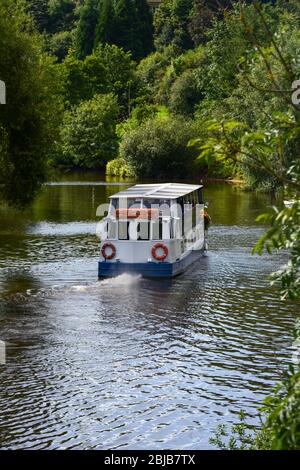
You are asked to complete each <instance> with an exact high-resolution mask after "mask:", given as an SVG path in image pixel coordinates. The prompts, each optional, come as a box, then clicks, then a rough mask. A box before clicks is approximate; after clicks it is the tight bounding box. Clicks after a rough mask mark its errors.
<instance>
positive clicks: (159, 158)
mask: <svg viewBox="0 0 300 470" xmlns="http://www.w3.org/2000/svg"><path fill="white" fill-rule="evenodd" d="M197 131H198V130H197V128H196V126H195V124H194V123H193V122H192V121H189V120H186V119H184V118H181V117H174V116H169V117H165V118H164V119H161V118H159V117H156V118H152V119H149V120H147V121H146V122H145V123H144V124H142V125H141V126H140V127H139V128H137V129H132V130H131V131H130V132H128V133H127V134H124V136H123V139H122V141H121V145H120V155H121V157H123V158H124V159H125V161H126V162H127V163H128V164H129V165H130V167H132V169H133V171H134V173H135V175H137V176H142V177H160V176H174V177H175V176H181V177H182V176H186V175H187V172H188V171H189V172H191V171H192V169H193V160H194V158H195V149H194V148H192V147H187V144H188V142H189V140H190V139H192V138H193V137H195V135H197Z"/></svg>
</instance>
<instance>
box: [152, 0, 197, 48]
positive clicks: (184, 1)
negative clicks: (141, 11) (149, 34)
mask: <svg viewBox="0 0 300 470" xmlns="http://www.w3.org/2000/svg"><path fill="white" fill-rule="evenodd" d="M191 9H192V0H163V1H162V3H161V4H160V6H159V8H157V9H156V11H155V14H154V42H155V46H156V48H157V50H162V49H163V48H164V47H166V46H168V45H170V44H172V45H173V46H174V47H175V48H176V49H178V50H179V51H183V50H186V49H189V48H191V47H192V46H193V43H192V39H191V37H190V34H189V31H188V24H189V15H190V11H191Z"/></svg>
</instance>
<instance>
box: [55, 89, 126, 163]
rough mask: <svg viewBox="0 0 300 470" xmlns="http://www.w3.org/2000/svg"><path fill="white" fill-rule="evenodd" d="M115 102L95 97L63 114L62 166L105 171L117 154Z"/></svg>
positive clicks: (117, 111)
mask: <svg viewBox="0 0 300 470" xmlns="http://www.w3.org/2000/svg"><path fill="white" fill-rule="evenodd" d="M118 113H119V107H118V103H117V99H116V98H115V97H114V96H113V95H112V94H107V95H95V96H94V97H93V98H92V99H91V100H89V101H83V102H82V103H81V104H80V105H79V106H77V107H74V108H72V109H71V110H70V111H67V112H66V114H65V118H64V122H63V126H62V130H61V151H62V156H63V163H64V164H67V165H70V166H74V165H75V166H77V167H83V168H105V165H106V163H107V161H108V160H110V159H112V158H113V157H114V156H115V155H116V154H117V136H116V122H117V116H118Z"/></svg>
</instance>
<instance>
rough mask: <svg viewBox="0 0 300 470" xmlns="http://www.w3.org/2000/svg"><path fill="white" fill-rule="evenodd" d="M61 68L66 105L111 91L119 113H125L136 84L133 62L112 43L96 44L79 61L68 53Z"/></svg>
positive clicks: (127, 54)
mask: <svg viewBox="0 0 300 470" xmlns="http://www.w3.org/2000/svg"><path fill="white" fill-rule="evenodd" d="M62 69H63V73H64V76H65V88H66V101H67V103H68V104H71V105H74V104H79V103H80V102H81V101H82V100H88V99H91V98H92V97H93V96H94V94H97V93H102V94H103V93H104V94H105V93H113V94H114V95H116V96H117V97H118V101H119V104H120V105H121V107H122V109H123V112H124V113H126V112H127V110H128V107H129V106H130V100H131V98H134V96H135V93H136V87H137V82H136V78H135V64H134V62H133V61H132V59H131V56H130V53H128V52H127V53H126V52H124V51H123V50H122V49H120V48H119V47H117V46H115V45H109V44H105V45H102V44H99V46H98V47H97V49H96V50H95V51H94V52H93V54H91V55H89V56H87V57H86V58H85V59H84V60H83V61H82V60H78V59H76V58H75V57H74V56H73V55H69V56H68V57H67V58H66V60H65V61H64V63H63V64H62Z"/></svg>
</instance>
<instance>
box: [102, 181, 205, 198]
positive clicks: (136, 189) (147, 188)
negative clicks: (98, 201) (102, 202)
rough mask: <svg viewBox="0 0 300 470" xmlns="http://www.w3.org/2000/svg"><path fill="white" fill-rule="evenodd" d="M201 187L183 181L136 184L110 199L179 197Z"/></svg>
mask: <svg viewBox="0 0 300 470" xmlns="http://www.w3.org/2000/svg"><path fill="white" fill-rule="evenodd" d="M201 188H203V186H202V185H196V184H182V183H159V184H136V185H135V186H131V187H130V188H128V189H125V190H124V191H120V192H119V193H116V194H113V195H112V196H110V199H115V198H118V199H119V198H133V197H134V198H139V199H140V198H142V199H147V198H149V199H177V198H179V197H183V196H185V195H186V194H189V193H192V192H193V191H197V190H198V189H201Z"/></svg>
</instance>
